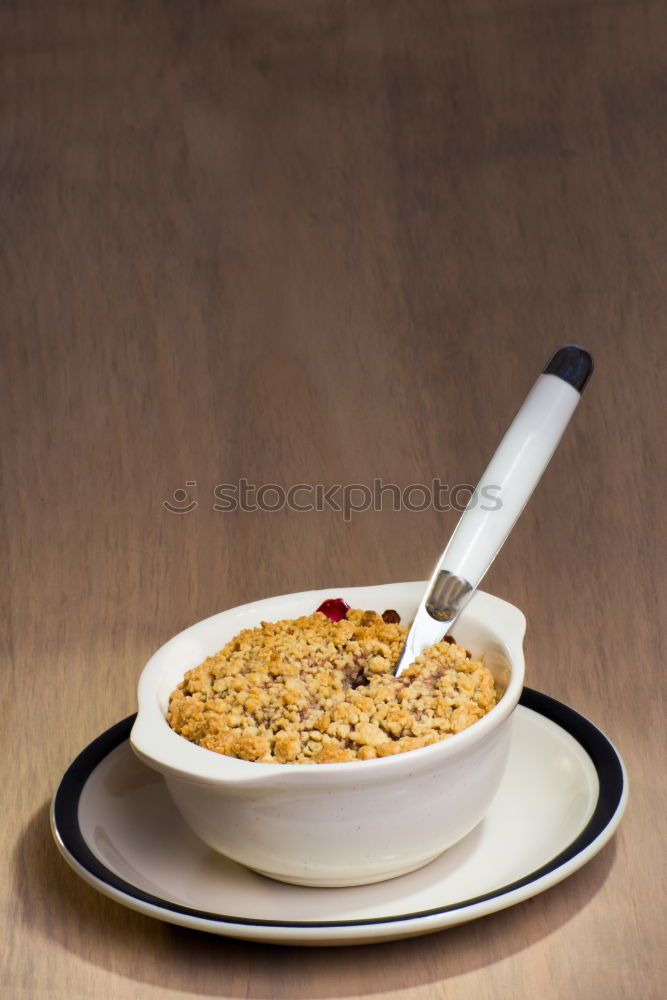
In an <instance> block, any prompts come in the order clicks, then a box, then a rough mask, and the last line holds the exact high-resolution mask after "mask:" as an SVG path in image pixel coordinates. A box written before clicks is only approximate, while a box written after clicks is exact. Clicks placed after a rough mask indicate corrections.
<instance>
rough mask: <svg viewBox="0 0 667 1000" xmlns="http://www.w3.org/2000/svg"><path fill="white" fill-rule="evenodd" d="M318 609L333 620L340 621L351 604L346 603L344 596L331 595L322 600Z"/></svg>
mask: <svg viewBox="0 0 667 1000" xmlns="http://www.w3.org/2000/svg"><path fill="white" fill-rule="evenodd" d="M317 610H318V611H321V612H322V614H323V615H326V616H327V618H330V619H331V621H332V622H339V621H342V619H343V618H345V616H346V615H347V613H348V611H349V610H350V605H349V604H346V603H345V601H344V600H343V598H342V597H329V598H328V599H327V600H326V601H322V603H321V604H320V606H319V608H318V609H317Z"/></svg>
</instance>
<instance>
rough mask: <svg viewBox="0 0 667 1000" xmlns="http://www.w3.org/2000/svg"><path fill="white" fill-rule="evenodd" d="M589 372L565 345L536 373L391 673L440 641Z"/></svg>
mask: <svg viewBox="0 0 667 1000" xmlns="http://www.w3.org/2000/svg"><path fill="white" fill-rule="evenodd" d="M592 371H593V359H592V357H591V355H590V354H589V353H588V351H585V350H584V349H583V348H582V347H578V346H577V345H576V344H566V345H565V346H564V347H560V348H559V349H558V350H557V351H556V353H555V354H554V355H553V357H552V358H551V359H550V360H549V361H548V362H547V364H546V365H545V367H544V369H543V371H542V373H541V374H540V375H538V377H537V381H536V382H535V385H534V386H533V388H532V389H531V390H530V392H529V393H528V396H527V397H526V400H525V402H524V403H523V406H522V407H521V409H520V410H519V412H518V413H517V415H516V416H515V418H514V420H513V421H512V423H511V424H510V426H509V427H508V429H507V431H506V432H505V436H504V437H503V439H502V441H501V442H500V444H499V445H498V448H497V450H496V452H495V454H494V456H493V458H492V459H491V461H490V462H489V464H488V466H487V468H486V471H485V472H484V475H483V476H482V478H481V479H480V481H479V483H478V484H477V488H476V490H475V491H474V492H473V494H472V496H471V498H470V501H469V503H468V506H467V507H466V509H465V510H464V512H463V514H462V515H461V517H460V519H459V523H458V524H457V526H456V528H455V529H454V533H453V535H452V537H451V538H450V540H449V542H448V544H447V548H446V549H445V551H444V552H443V554H442V556H441V557H440V559H439V560H438V564H437V566H436V568H435V571H434V573H433V576H432V577H431V579H430V581H429V584H428V587H427V588H426V593H425V594H424V596H423V598H422V600H421V603H420V604H419V607H418V609H417V614H416V615H415V618H414V621H413V623H412V625H411V626H410V631H409V632H408V635H407V637H406V640H405V645H404V646H403V649H402V650H401V655H400V656H399V658H398V660H397V663H396V666H395V668H394V674H395V675H396V676H397V677H398V676H399V674H400V673H401V672H402V671H403V670H404V669H405V668H406V667H407V666H409V664H411V663H412V662H413V661H414V660H415V659H416V658H417V657H418V656H419V655H420V654H421V653H423V651H424V650H425V649H426V648H427V647H428V646H432V645H433V644H434V643H436V642H440V640H441V639H442V638H443V637H444V636H445V635H446V634H447V632H448V631H449V629H450V628H451V626H452V625H453V624H454V622H455V621H456V619H457V618H458V616H459V615H460V614H461V612H462V611H463V609H464V608H465V606H466V604H467V603H468V601H469V600H470V598H471V597H472V595H473V594H474V592H475V590H476V589H477V587H478V586H479V584H480V582H481V580H482V577H483V576H484V574H485V573H486V571H487V570H488V568H489V566H490V565H491V563H492V562H493V560H494V559H495V557H496V555H497V554H498V552H499V550H500V549H501V547H502V545H503V543H504V542H505V539H506V538H507V536H508V535H509V533H510V531H511V530H512V528H513V527H514V525H515V523H516V521H517V520H518V518H519V514H520V513H521V511H522V510H523V508H524V507H525V505H526V503H527V501H528V500H529V498H530V496H531V494H532V492H533V490H534V489H535V487H536V486H537V484H538V482H539V481H540V478H541V477H542V473H543V472H544V470H545V469H546V467H547V465H548V464H549V461H550V460H551V456H552V455H553V453H554V451H555V450H556V446H557V445H558V442H559V441H560V439H561V437H562V436H563V432H564V430H565V428H566V427H567V425H568V423H569V421H570V418H571V416H572V414H573V413H574V411H575V409H576V408H577V404H578V402H579V400H580V399H581V394H582V392H583V390H584V387H585V385H586V382H587V381H588V379H589V377H590V375H591V372H592ZM489 496H491V497H492V499H491V501H490V502H487V501H488V498H489ZM481 498H483V499H481Z"/></svg>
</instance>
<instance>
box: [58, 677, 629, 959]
mask: <svg viewBox="0 0 667 1000" xmlns="http://www.w3.org/2000/svg"><path fill="white" fill-rule="evenodd" d="M134 718H135V717H134V716H129V717H128V718H127V719H124V720H123V721H122V722H119V723H117V724H116V725H115V726H112V727H111V729H108V730H107V731H106V732H105V733H102V735H101V736H99V737H98V738H97V739H96V740H94V741H93V742H92V743H91V744H90V745H89V746H88V747H86V749H85V750H83V751H82V752H81V753H80V754H79V756H78V757H77V758H76V759H75V760H74V761H73V762H72V764H71V765H70V767H69V768H68V769H67V771H66V772H65V774H64V775H63V777H62V780H61V782H60V784H59V786H58V788H57V790H56V793H55V795H54V798H53V802H52V806H51V828H52V831H53V836H54V838H55V841H56V844H57V845H58V848H59V850H60V852H61V853H62V854H63V856H64V857H65V859H66V860H67V861H68V862H69V864H70V865H71V866H72V868H73V869H74V870H75V871H76V872H77V873H78V874H79V875H80V876H81V877H82V878H83V879H84V880H85V881H86V882H88V883H89V884H90V885H92V886H93V887H94V888H96V889H98V890H99V891H100V892H102V893H104V894H105V895H107V896H109V897H111V898H112V899H114V900H116V901H117V902H119V903H122V904H123V905H125V906H128V907H130V908H131V909H134V910H137V911H139V912H140V913H144V914H147V915H149V916H153V917H156V918H158V919H160V920H165V921H168V922H170V923H174V924H180V925H183V926H186V927H191V928H195V929H198V930H203V931H209V932H211V933H214V934H224V935H227V936H229V937H235V938H243V939H247V940H253V941H264V942H271V943H275V944H300V945H346V944H347V945H350V944H364V943H368V942H374V941H390V940H395V939H398V938H403V937H412V936H416V935H419V934H428V933H430V932H432V931H437V930H441V929H443V928H445V927H449V926H453V925H454V924H459V923H463V922H465V921H468V920H473V919H475V918H477V917H481V916H484V915H486V914H488V913H493V912H495V911H497V910H502V909H505V908H507V907H509V906H513V905H515V904H516V903H519V902H522V901H523V900H525V899H528V898H530V897H531V896H535V895H536V894H537V893H540V892H543V891H544V890H545V889H548V888H550V887H551V886H553V885H555V884H556V883H557V882H560V881H562V880H563V879H564V878H567V876H568V875H571V874H572V873H573V872H574V871H576V870H577V869H579V868H581V867H582V865H584V864H586V862H587V861H589V860H590V859H591V858H592V857H593V856H594V855H595V854H597V852H598V851H599V850H601V848H602V847H603V846H604V845H605V844H606V843H607V842H608V840H609V839H610V838H611V837H612V835H613V834H614V831H615V830H616V827H617V826H618V824H619V822H620V820H621V817H622V815H623V812H624V809H625V805H626V801H627V794H628V783H627V777H626V773H625V768H624V766H623V762H622V760H621V758H620V756H619V755H618V753H617V751H616V750H615V748H614V747H613V745H612V744H611V743H610V741H609V740H608V739H607V737H606V736H605V735H604V733H602V732H601V731H600V730H599V729H598V728H597V727H596V726H595V725H593V723H592V722H590V721H589V720H588V719H586V718H584V717H583V716H582V715H579V713H577V712H575V711H574V710H573V709H571V708H568V707H567V706H566V705H563V704H562V703H560V702H558V701H556V700H554V699H553V698H550V697H548V696H547V695H544V694H541V693H540V692H537V691H533V690H531V689H530V688H525V689H524V691H523V694H522V696H521V701H520V703H519V705H518V706H517V709H516V711H515V712H514V717H513V722H512V739H511V747H510V754H509V760H508V764H507V768H506V771H505V774H504V777H503V780H502V783H501V786H500V789H499V791H498V793H497V795H496V797H495V799H494V801H493V803H492V805H491V808H490V809H489V812H488V813H487V815H486V817H485V818H484V820H483V821H482V822H481V823H480V824H479V825H478V826H477V827H476V828H475V829H474V830H473V831H472V832H471V833H470V834H468V836H467V837H465V838H464V839H463V840H462V841H460V842H459V843H458V844H456V845H455V846H454V847H451V848H450V849H449V850H447V851H445V852H444V853H443V854H442V855H441V856H440V857H439V858H436V860H435V861H432V862H431V863H430V864H429V865H426V866H425V867H424V868H421V869H420V870H419V871H416V872H411V873H410V874H409V875H403V876H401V877H400V878H394V879H389V880H388V881H386V882H378V883H375V884H374V885H364V886H354V887H350V888H342V889H330V888H326V889H318V888H308V887H304V886H294V885H287V884H285V883H282V882H274V881H272V880H271V879H268V878H266V877H264V876H263V875H258V874H256V873H255V872H252V871H250V870H249V869H247V868H244V867H243V866H241V865H239V864H237V863H236V862H233V861H230V860H229V859H227V858H225V857H223V856H222V855H220V854H217V853H216V852H215V851H213V850H211V849H210V848H209V847H207V846H206V845H205V844H204V843H202V842H201V841H200V840H199V839H198V838H197V837H195V835H194V834H193V833H192V832H191V831H190V829H189V828H188V827H187V826H186V824H185V822H184V821H183V820H182V819H181V817H180V815H179V814H178V812H177V811H176V807H175V806H174V804H173V803H172V801H171V798H170V796H169V793H168V791H167V788H166V786H165V784H164V782H163V780H162V778H161V776H160V775H159V774H157V773H156V772H154V771H152V770H151V769H150V768H148V767H146V765H145V764H143V763H141V762H140V761H139V760H138V759H137V758H136V756H135V755H134V753H133V752H132V749H131V748H130V744H129V734H130V730H131V728H132V723H133V721H134ZM352 766H353V765H352ZM415 835H416V836H418V831H415Z"/></svg>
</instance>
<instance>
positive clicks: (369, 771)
mask: <svg viewBox="0 0 667 1000" xmlns="http://www.w3.org/2000/svg"><path fill="white" fill-rule="evenodd" d="M425 588H426V581H407V582H403V583H388V584H376V585H368V586H355V587H340V586H336V587H325V588H319V589H318V590H310V591H296V592H293V593H288V594H280V595H277V596H274V597H268V598H264V599H262V600H259V601H250V602H248V603H246V604H241V605H238V606H236V607H232V608H228V609H226V610H224V611H221V612H218V613H216V614H214V615H210V616H209V617H208V618H204V619H201V620H200V621H198V622H194V623H193V624H192V625H189V626H188V627H187V628H185V629H183V630H182V631H181V632H178V633H177V634H176V635H174V636H172V637H171V638H170V639H168V640H167V641H166V642H165V643H164V644H163V645H162V646H160V647H159V649H157V650H156V651H155V652H154V653H153V655H152V656H151V657H150V659H149V660H148V662H147V663H146V665H145V666H144V668H143V670H142V672H141V674H140V677H139V682H138V688H137V695H138V711H137V716H136V719H135V722H134V725H133V727H132V731H131V733H130V745H131V747H132V749H133V751H134V752H135V753H136V754H137V756H138V757H139V758H140V759H141V760H142V761H143V762H144V763H146V764H147V765H148V766H149V767H152V768H153V769H154V770H157V771H159V772H160V773H162V774H164V775H165V776H167V777H171V778H177V779H181V780H186V781H189V782H192V783H195V784H200V785H213V786H216V785H217V786H224V785H227V784H234V783H237V782H241V783H252V784H255V783H260V784H263V783H264V782H265V781H266V780H267V779H270V780H271V782H272V784H275V783H276V780H277V781H278V783H279V784H282V783H283V782H284V781H290V782H292V781H294V779H295V778H296V777H298V778H299V779H300V783H307V784H310V783H320V782H321V780H322V779H323V778H328V779H331V778H333V777H337V778H339V779H340V780H342V781H343V782H344V783H346V784H354V785H356V784H359V783H361V782H363V783H365V782H366V781H367V780H370V779H371V777H372V780H373V781H377V780H378V779H381V778H382V777H386V778H390V777H393V776H394V775H395V773H396V772H397V771H401V772H403V771H408V772H410V771H414V770H419V769H421V768H422V767H424V766H431V763H432V761H431V758H432V757H436V756H437V757H438V758H442V760H443V761H444V760H446V759H447V760H448V759H454V758H457V757H459V756H460V755H462V754H464V753H466V752H467V750H469V749H470V748H471V747H473V746H475V745H477V744H479V743H482V742H483V741H484V740H485V738H487V737H489V736H490V735H491V734H492V733H493V732H494V731H495V730H496V729H497V728H498V726H500V725H501V724H502V722H503V721H504V720H505V719H507V718H508V717H509V715H510V714H511V713H512V712H513V711H514V708H515V707H516V705H517V703H518V701H519V698H520V696H521V691H522V689H523V682H524V672H525V664H524V657H523V637H524V634H525V628H526V619H525V616H524V615H523V613H522V612H521V611H520V610H519V608H517V607H515V605H513V604H510V603H509V602H507V601H505V600H503V599H502V598H500V597H496V596H495V595H492V594H488V593H486V592H485V591H480V590H478V591H476V592H475V594H474V595H473V597H472V599H471V600H470V602H469V604H468V606H467V607H466V609H465V610H464V611H463V612H462V614H461V619H460V621H465V620H466V619H468V620H474V621H477V622H480V623H481V624H482V625H483V626H484V627H487V628H489V629H490V631H492V632H493V634H494V638H495V639H496V640H497V641H498V642H499V644H500V645H501V646H502V647H504V651H505V653H506V655H507V658H508V660H509V662H510V666H511V670H510V677H509V681H508V684H507V688H506V690H505V691H504V693H503V695H502V697H501V699H500V701H499V702H498V703H497V704H496V705H495V706H494V707H493V708H492V709H491V710H490V711H489V712H488V713H487V714H486V715H485V716H483V717H482V718H481V719H478V720H477V721H476V722H475V723H474V724H473V725H471V726H469V727H468V728H466V729H464V730H462V731H461V732H460V733H456V734H454V736H452V737H450V738H448V739H444V740H439V741H438V742H436V743H432V744H430V745H429V746H426V747H419V748H418V749H415V750H410V751H406V752H405V753H402V754H395V755H393V756H391V757H383V758H375V759H372V760H367V761H344V762H336V763H329V764H316V765H315V764H314V765H308V764H304V763H303V762H302V763H299V762H297V761H292V762H288V763H284V764H282V763H275V764H273V763H260V762H258V761H247V760H240V759H238V758H235V757H228V756H226V755H224V754H218V753H214V752H213V751H211V750H208V749H206V748H205V747H200V746H198V745H197V744H196V743H192V742H190V741H189V740H187V739H185V738H184V737H183V736H181V735H180V734H179V733H177V732H176V731H175V730H173V729H172V728H171V726H170V725H169V723H168V722H167V719H166V716H165V714H164V712H163V710H162V709H161V708H160V705H159V698H158V688H159V685H160V682H161V680H162V678H163V676H164V673H165V671H166V670H168V669H169V668H170V664H171V663H172V660H171V659H170V656H171V654H172V651H173V649H174V648H177V647H178V645H179V644H180V643H182V641H183V639H187V637H188V636H192V635H194V634H196V633H197V632H199V631H201V630H203V629H204V628H205V627H209V628H210V627H211V626H212V625H213V624H214V623H215V624H217V621H219V622H220V623H221V625H223V624H224V622H225V621H229V619H231V618H232V617H240V618H243V617H247V616H249V617H253V618H255V624H259V622H260V621H267V620H274V621H275V620H279V617H276V614H275V612H271V609H272V608H274V607H275V606H276V605H279V604H281V603H288V602H289V603H297V602H298V601H301V600H303V601H309V602H310V601H312V602H313V604H312V605H311V606H314V607H315V608H317V607H318V605H319V604H320V603H321V601H322V600H324V599H326V597H331V595H332V594H335V595H340V594H342V595H344V597H345V599H347V598H348V597H349V598H352V603H351V602H350V601H349V600H348V603H351V606H352V607H362V606H364V605H363V604H361V603H356V604H355V603H354V598H355V596H359V597H360V596H361V594H362V593H364V592H365V593H366V594H369V593H373V594H376V593H377V595H378V596H377V597H376V598H375V600H376V601H377V603H378V604H382V603H383V602H384V599H383V598H382V596H381V595H382V593H383V592H385V593H388V592H390V591H391V592H394V593H395V596H394V598H393V601H394V603H396V602H397V597H399V596H400V597H401V599H402V601H403V603H411V602H413V601H414V607H415V609H416V607H417V604H418V602H419V600H420V599H421V596H422V594H423V592H424V589H425ZM314 602H317V603H314ZM385 606H386V607H389V606H391V601H390V602H388V603H386V604H385ZM267 612H268V615H267ZM302 613H307V612H302ZM278 614H279V616H280V617H286V615H284V614H281V613H278ZM245 627H252V622H251V621H247V622H243V624H241V625H240V626H239V628H245ZM226 641H228V640H223V641H222V643H221V647H220V648H222V645H224V642H226ZM186 669H188V668H187V667H184V669H183V673H185V670H186ZM362 764H363V765H364V766H363V767H361V765H362Z"/></svg>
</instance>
